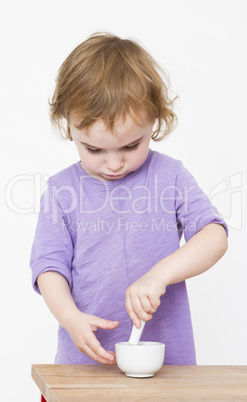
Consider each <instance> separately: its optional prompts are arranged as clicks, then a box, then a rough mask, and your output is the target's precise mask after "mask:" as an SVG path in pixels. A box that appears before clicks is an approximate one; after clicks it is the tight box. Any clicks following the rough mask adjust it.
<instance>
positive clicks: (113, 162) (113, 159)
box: [106, 155, 124, 172]
mask: <svg viewBox="0 0 247 402" xmlns="http://www.w3.org/2000/svg"><path fill="white" fill-rule="evenodd" d="M123 165H124V161H123V158H122V156H120V155H111V156H109V157H108V158H107V160H106V166H107V168H108V169H110V170H111V171H112V172H117V171H118V170H120V169H121V168H122V167H123Z"/></svg>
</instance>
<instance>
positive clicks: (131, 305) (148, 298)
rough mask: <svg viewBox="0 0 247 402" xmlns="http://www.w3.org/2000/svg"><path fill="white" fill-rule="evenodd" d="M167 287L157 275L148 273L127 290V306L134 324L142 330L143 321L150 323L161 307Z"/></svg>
mask: <svg viewBox="0 0 247 402" xmlns="http://www.w3.org/2000/svg"><path fill="white" fill-rule="evenodd" d="M165 292H166V286H165V284H164V283H163V281H162V280H161V279H160V278H159V277H158V276H157V275H155V274H153V273H152V274H151V273H147V274H145V275H143V276H142V277H141V278H140V279H138V280H137V281H135V282H134V283H132V285H130V286H129V287H128V289H127V290H126V300H125V305H126V309H127V312H128V314H129V316H130V318H131V320H132V321H133V324H134V325H135V326H136V327H137V328H140V326H141V321H140V319H141V320H143V321H149V320H151V318H152V314H153V313H155V311H156V310H157V308H158V307H159V305H160V296H161V295H163V294H165Z"/></svg>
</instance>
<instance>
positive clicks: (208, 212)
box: [175, 163, 228, 241]
mask: <svg viewBox="0 0 247 402" xmlns="http://www.w3.org/2000/svg"><path fill="white" fill-rule="evenodd" d="M175 192H176V196H175V203H176V215H177V223H178V230H179V231H180V232H181V233H182V232H183V233H184V238H185V241H188V240H189V239H190V238H191V237H192V236H194V235H195V234H196V233H197V232H199V230H201V229H202V228H203V227H204V226H206V225H208V224H209V223H218V224H220V225H223V226H224V228H225V230H226V234H227V236H228V227H227V224H226V222H225V221H224V219H223V218H222V217H221V215H220V214H219V212H218V211H217V209H216V208H215V207H214V206H213V205H212V204H211V202H210V200H209V198H208V196H207V195H206V194H205V193H204V192H203V191H202V189H201V188H200V187H199V186H198V184H197V182H196V180H195V179H194V177H193V176H192V175H191V173H190V172H189V171H188V170H187V169H186V168H185V167H184V166H183V164H182V163H181V166H180V169H179V172H178V175H177V181H176V189H175Z"/></svg>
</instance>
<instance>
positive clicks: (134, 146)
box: [125, 142, 139, 151]
mask: <svg viewBox="0 0 247 402" xmlns="http://www.w3.org/2000/svg"><path fill="white" fill-rule="evenodd" d="M138 145H139V142H138V143H137V144H135V145H132V146H131V147H125V148H126V149H127V151H134V150H135V149H136V148H137V147H138Z"/></svg>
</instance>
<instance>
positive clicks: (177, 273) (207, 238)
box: [126, 223, 227, 327]
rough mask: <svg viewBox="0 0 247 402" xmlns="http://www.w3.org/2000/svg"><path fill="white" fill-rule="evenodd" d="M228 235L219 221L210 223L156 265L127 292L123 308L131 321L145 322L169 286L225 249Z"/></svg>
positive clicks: (207, 264) (205, 266)
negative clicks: (124, 307)
mask: <svg viewBox="0 0 247 402" xmlns="http://www.w3.org/2000/svg"><path fill="white" fill-rule="evenodd" d="M226 250H227V236H226V232H225V229H224V227H223V226H222V225H219V224H212V223H211V224H209V225H206V226H204V227H203V228H202V229H201V230H200V231H199V232H198V233H196V234H195V235H194V236H193V237H192V238H191V239H190V240H189V241H188V242H187V243H186V244H185V245H183V246H182V247H181V248H180V249H178V250H176V251H175V252H174V253H172V254H170V255H169V256H168V257H166V258H164V259H163V260H161V261H159V262H158V263H157V264H155V265H154V266H153V267H152V268H151V270H150V271H149V272H147V273H146V274H145V275H143V276H142V277H141V278H140V279H138V280H137V281H135V282H134V283H133V284H132V285H131V286H129V288H128V289H127V291H126V309H127V311H128V314H129V316H130V318H131V320H132V321H133V323H134V324H135V325H136V326H137V327H140V325H141V323H140V319H142V320H144V321H148V320H150V319H151V318H152V314H153V313H154V312H155V311H156V310H157V308H158V307H159V305H160V296H161V295H163V294H165V292H166V287H167V286H168V285H171V284H174V283H178V282H181V281H184V280H185V279H188V278H191V277H193V276H196V275H199V274H201V273H203V272H205V271H206V270H208V269H209V268H211V267H212V266H213V265H214V264H215V263H216V262H217V261H218V260H219V259H220V258H221V257H222V256H223V255H224V254H225V252H226Z"/></svg>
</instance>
